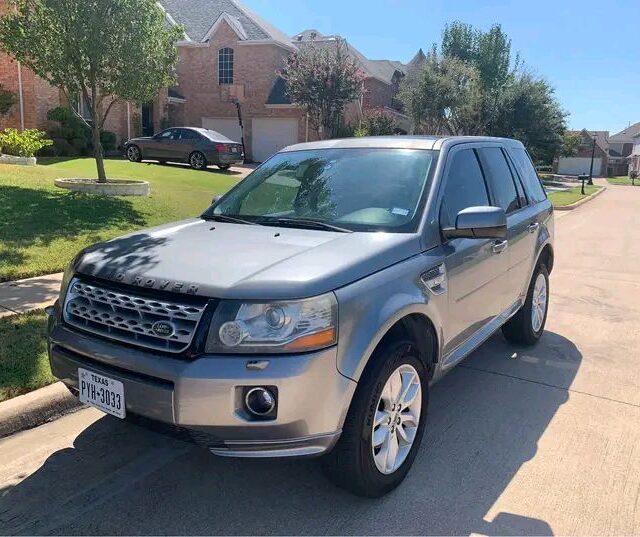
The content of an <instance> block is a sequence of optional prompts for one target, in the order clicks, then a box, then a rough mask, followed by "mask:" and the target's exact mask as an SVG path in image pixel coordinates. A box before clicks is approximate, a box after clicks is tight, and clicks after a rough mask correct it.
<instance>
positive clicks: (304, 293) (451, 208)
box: [49, 136, 553, 497]
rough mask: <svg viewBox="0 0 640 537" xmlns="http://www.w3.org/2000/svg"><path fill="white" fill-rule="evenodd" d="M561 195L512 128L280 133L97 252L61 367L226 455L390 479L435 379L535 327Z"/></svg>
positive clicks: (365, 482) (405, 459)
mask: <svg viewBox="0 0 640 537" xmlns="http://www.w3.org/2000/svg"><path fill="white" fill-rule="evenodd" d="M552 240H553V209H552V206H551V203H550V202H549V201H548V200H547V197H546V195H545V192H544V189H543V187H542V185H541V183H540V180H539V179H538V176H537V175H536V172H535V170H534V168H533V166H532V164H531V160H530V159H529V156H528V155H527V152H526V150H525V148H524V147H523V146H522V144H521V143H520V142H517V141H515V140H508V139H497V138H475V137H471V138H470V137H443V138H435V137H401V136H396V137H375V138H353V139H347V140H329V141H323V142H317V143H307V144H299V145H295V146H291V147H288V148H286V149H284V150H283V151H281V152H280V153H278V154H276V155H274V156H273V157H272V158H271V159H269V160H268V161H267V162H265V163H264V164H262V165H261V166H260V167H259V168H257V169H256V170H255V171H254V172H253V173H251V174H250V175H249V176H248V177H247V178H246V179H245V180H243V181H242V182H240V183H239V184H238V185H237V186H236V187H234V188H233V189H231V190H230V191H229V192H228V193H227V194H225V195H224V196H222V197H221V198H219V199H215V200H214V203H213V204H212V205H211V207H209V208H208V209H207V210H206V211H205V212H204V213H203V214H202V215H201V216H200V217H198V218H192V219H189V220H185V221H182V222H178V223H174V224H168V225H164V226H160V227H157V228H154V229H150V230H145V231H140V232H137V233H133V234H131V235H128V236H125V237H122V238H119V239H115V240H112V241H108V242H105V243H101V244H98V245H95V246H92V247H90V248H88V249H86V250H85V251H83V252H81V253H80V254H79V255H78V256H77V257H76V259H75V260H74V261H73V262H72V263H71V265H70V266H69V268H68V269H67V271H66V273H65V277H64V281H63V285H62V290H61V295H60V300H59V301H58V303H57V305H56V307H55V309H54V311H53V312H52V314H51V318H50V325H49V326H50V346H49V349H50V359H51V366H52V369H53V372H54V374H55V375H56V376H57V377H58V378H60V379H62V380H63V381H64V382H65V383H66V384H67V386H69V388H70V389H71V390H72V391H73V392H74V393H76V394H78V396H79V397H80V399H81V400H82V401H84V402H86V403H88V404H91V405H93V406H95V407H97V408H99V409H101V410H103V411H104V412H106V413H108V414H112V415H115V416H117V417H119V418H123V419H127V420H130V421H133V422H136V423H141V424H145V425H147V426H149V427H152V428H155V429H159V430H162V431H165V432H167V433H170V434H175V435H178V436H179V437H180V438H183V439H186V440H190V441H193V442H196V443H198V444H201V445H203V446H205V447H206V448H208V449H209V450H210V451H211V452H213V453H215V454H218V455H226V456H236V457H289V456H311V455H322V462H323V467H324V469H325V470H326V473H327V475H328V476H329V477H330V478H331V479H332V480H333V481H334V482H335V483H337V484H338V485H339V486H341V487H344V488H346V489H349V490H351V491H352V492H355V493H357V494H360V495H364V496H370V497H377V496H381V495H383V494H385V493H387V492H388V491H390V490H392V489H393V488H394V487H396V486H397V485H398V484H399V483H400V482H401V481H402V480H403V478H404V477H405V475H406V474H407V472H408V471H409V468H410V467H411V464H412V462H413V460H414V458H415V456H416V453H417V451H418V449H419V446H420V441H421V439H422V435H423V433H424V428H425V423H426V416H427V404H428V401H429V386H430V385H431V384H432V383H433V382H435V381H436V380H438V379H439V378H441V377H442V376H443V375H444V374H445V373H447V371H449V370H450V369H451V368H452V367H454V366H455V365H456V364H457V363H458V362H460V361H461V360H462V359H463V358H464V357H465V356H467V355H468V354H469V353H470V352H471V351H472V350H473V349H475V348H476V347H477V346H478V345H480V344H481V343H482V342H483V341H485V340H486V339H487V338H488V337H489V336H490V335H491V334H493V333H494V332H495V331H496V330H498V329H499V328H502V331H503V333H504V335H505V337H506V338H507V339H508V340H510V341H512V342H514V343H517V344H522V345H532V344H534V343H536V341H537V340H538V339H539V338H540V336H541V334H542V332H543V329H544V324H545V319H546V315H547V305H548V296H549V294H548V293H549V273H550V272H551V269H552V268H553V246H552Z"/></svg>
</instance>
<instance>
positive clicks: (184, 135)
mask: <svg viewBox="0 0 640 537" xmlns="http://www.w3.org/2000/svg"><path fill="white" fill-rule="evenodd" d="M198 138H199V135H198V133H197V132H194V131H190V130H189V129H180V139H181V140H196V139H198Z"/></svg>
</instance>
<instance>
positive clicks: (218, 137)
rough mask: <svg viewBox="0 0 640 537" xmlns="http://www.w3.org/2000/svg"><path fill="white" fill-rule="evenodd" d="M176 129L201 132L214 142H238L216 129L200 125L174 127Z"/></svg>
mask: <svg viewBox="0 0 640 537" xmlns="http://www.w3.org/2000/svg"><path fill="white" fill-rule="evenodd" d="M174 128H176V129H186V130H189V131H195V132H198V133H200V134H202V135H203V136H206V137H207V138H209V139H210V140H212V141H214V142H233V143H234V144H237V143H238V142H235V141H234V140H232V139H231V138H227V137H226V136H225V135H224V134H221V133H219V132H218V131H213V130H211V129H203V128H202V127H174Z"/></svg>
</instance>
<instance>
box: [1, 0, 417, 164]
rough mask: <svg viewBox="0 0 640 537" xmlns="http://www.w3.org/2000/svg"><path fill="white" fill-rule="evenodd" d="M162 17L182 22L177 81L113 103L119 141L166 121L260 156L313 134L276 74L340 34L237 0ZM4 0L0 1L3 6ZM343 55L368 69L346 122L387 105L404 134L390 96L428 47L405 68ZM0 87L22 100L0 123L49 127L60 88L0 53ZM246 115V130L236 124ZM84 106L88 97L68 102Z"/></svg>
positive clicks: (194, 3) (193, 1)
mask: <svg viewBox="0 0 640 537" xmlns="http://www.w3.org/2000/svg"><path fill="white" fill-rule="evenodd" d="M158 3H159V5H160V6H161V7H162V8H163V10H164V11H165V14H166V18H167V23H168V24H172V25H176V24H179V25H181V26H183V28H184V32H185V33H184V39H182V40H181V41H179V42H178V45H177V46H178V55H179V60H178V64H177V67H176V71H177V79H178V84H177V86H176V87H172V88H165V89H164V90H162V91H161V92H160V94H159V95H158V97H157V98H156V99H155V100H154V102H151V103H147V104H145V105H143V106H142V107H138V106H135V105H133V104H131V103H126V102H119V103H117V105H115V106H114V107H113V108H112V110H111V113H110V114H109V117H108V119H107V121H106V124H105V128H106V129H107V130H111V131H113V132H115V133H116V135H117V141H118V143H119V144H120V143H122V142H123V141H124V140H126V139H127V138H129V137H132V136H138V135H141V134H143V135H150V134H153V133H155V132H158V131H160V130H162V129H164V128H166V127H168V126H179V125H189V126H198V127H200V126H201V127H205V128H210V129H213V130H216V131H219V132H221V133H223V134H225V135H227V136H229V137H230V138H232V139H235V140H240V137H241V135H244V141H245V145H246V150H247V155H248V157H249V158H252V159H253V160H256V161H260V160H264V159H265V158H267V157H268V156H270V155H271V154H273V153H274V152H276V151H278V150H279V149H281V148H282V147H284V146H286V145H289V144H291V143H297V142H301V141H305V140H309V139H313V138H314V137H316V136H317V134H316V133H314V132H311V130H310V128H309V125H308V121H307V120H306V117H305V114H304V113H303V112H302V111H301V110H300V109H299V108H298V107H296V106H295V105H293V104H291V103H290V102H289V99H288V98H287V96H286V88H285V82H284V80H282V78H281V77H280V76H279V74H278V73H279V71H280V70H281V69H282V67H283V65H284V60H285V58H286V57H287V56H288V55H289V54H291V53H294V52H296V51H297V50H300V49H302V48H304V47H305V46H310V45H311V43H314V44H316V45H317V46H329V45H331V43H335V40H336V39H341V38H339V37H338V36H323V35H321V34H320V33H319V32H317V31H316V30H306V31H304V32H301V33H300V34H296V35H295V36H294V37H293V38H291V37H289V36H287V35H286V34H284V33H283V32H281V31H280V30H278V29H277V28H275V27H274V26H273V25H271V24H270V23H269V22H267V21H265V20H264V19H262V18H261V17H259V16H258V15H256V14H255V13H252V12H251V11H249V10H248V9H247V8H246V7H244V6H242V5H241V4H240V3H239V2H238V1H237V0H159V2H158ZM3 10H6V0H0V13H2V11H3ZM347 47H348V50H349V54H350V55H352V57H353V58H355V59H356V61H357V62H358V64H359V66H360V67H361V69H362V72H363V74H364V82H363V89H364V94H363V97H362V99H361V100H360V101H359V102H357V103H353V105H352V106H350V107H349V108H348V110H347V113H346V114H345V115H346V118H345V120H346V122H350V123H357V121H359V119H360V118H361V117H362V115H363V114H364V113H366V111H367V110H370V109H373V108H378V109H380V108H381V109H385V110H387V112H388V113H390V114H392V115H393V116H394V118H395V119H396V124H397V125H398V128H399V130H400V131H405V132H406V131H409V130H410V128H411V126H410V123H409V119H408V118H407V117H406V116H405V115H403V114H402V113H401V107H400V106H399V104H398V102H397V100H396V94H397V90H398V85H399V83H400V80H401V79H402V77H403V76H405V75H406V74H407V72H408V71H410V70H411V69H413V68H417V67H419V65H420V64H421V62H422V61H423V60H424V54H423V53H422V51H419V52H418V54H416V57H415V58H414V59H413V60H412V61H411V62H409V64H407V65H404V64H402V63H400V62H397V61H391V60H369V59H367V58H366V57H365V56H364V55H363V54H361V53H360V52H359V51H358V50H357V49H356V48H355V47H353V46H352V45H351V44H349V43H347ZM0 84H2V85H3V86H4V87H5V88H6V89H9V90H11V91H14V92H15V93H16V95H17V97H18V101H19V102H18V104H17V105H16V106H14V108H13V109H12V110H11V112H10V114H9V115H7V116H6V117H4V118H0V128H4V127H7V126H12V127H17V128H42V129H44V128H47V127H48V122H47V120H46V114H47V111H48V110H50V109H51V108H54V107H56V106H61V105H65V104H66V102H67V101H66V99H65V98H64V96H63V94H62V93H61V92H60V91H59V90H58V89H56V88H53V87H51V86H50V85H49V84H47V83H46V82H45V81H44V80H42V79H40V78H38V77H37V76H35V75H34V74H33V73H32V72H31V71H29V70H28V69H26V68H24V67H21V66H20V65H18V64H17V63H16V62H15V61H13V60H12V59H11V58H9V57H8V56H6V55H1V56H0ZM236 102H237V103H239V105H240V106H239V108H240V111H241V114H242V120H243V131H241V128H240V125H239V121H238V107H237V105H236ZM72 104H73V106H74V107H76V109H77V110H79V111H80V112H81V113H82V111H83V110H85V106H84V103H82V102H81V100H80V102H77V103H72Z"/></svg>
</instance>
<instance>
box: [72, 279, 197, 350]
mask: <svg viewBox="0 0 640 537" xmlns="http://www.w3.org/2000/svg"><path fill="white" fill-rule="evenodd" d="M205 307H206V304H187V303H180V302H167V301H166V300H155V299H153V298H149V297H144V296H140V295H137V294H135V292H128V291H122V290H120V289H117V288H115V287H113V288H111V287H109V286H108V285H103V284H96V283H86V282H84V281H82V280H80V279H78V278H74V279H73V280H71V283H70V284H69V288H68V291H67V295H66V297H65V301H64V310H63V318H64V320H65V322H66V323H67V324H69V325H71V326H73V327H76V328H80V329H81V330H86V331H88V332H92V333H94V334H98V335H100V336H104V337H106V338H109V339H114V340H117V341H121V342H124V343H130V344H133V345H139V346H141V347H146V348H149V349H154V350H159V351H164V352H173V353H178V352H182V351H184V350H186V349H187V348H188V347H189V345H190V344H191V342H192V341H193V337H194V335H195V332H196V328H197V327H198V323H199V321H200V319H201V317H202V314H203V312H204V309H205ZM154 325H156V328H157V329H158V328H159V327H160V325H162V326H164V327H165V328H167V325H170V326H171V328H172V330H157V331H154V329H153V327H154Z"/></svg>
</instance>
